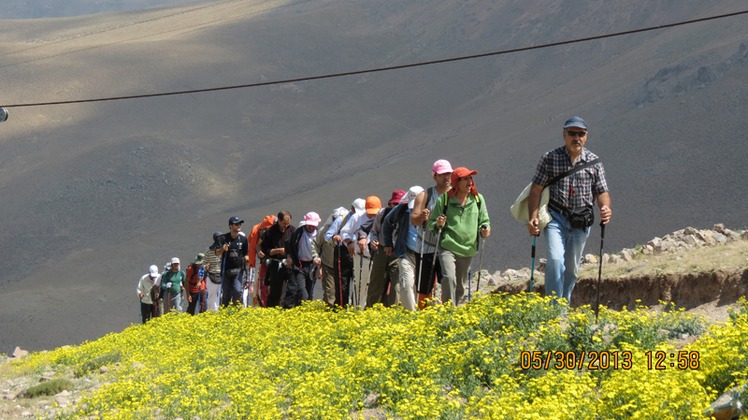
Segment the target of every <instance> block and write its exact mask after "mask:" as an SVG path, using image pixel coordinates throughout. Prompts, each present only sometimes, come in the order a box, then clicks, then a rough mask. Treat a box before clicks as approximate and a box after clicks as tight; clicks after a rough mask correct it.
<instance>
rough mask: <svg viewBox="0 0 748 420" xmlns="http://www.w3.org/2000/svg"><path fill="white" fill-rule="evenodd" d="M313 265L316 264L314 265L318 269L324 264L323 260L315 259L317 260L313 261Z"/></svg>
mask: <svg viewBox="0 0 748 420" xmlns="http://www.w3.org/2000/svg"><path fill="white" fill-rule="evenodd" d="M312 264H314V265H316V266H317V267H319V266H320V264H322V260H321V259H319V258H315V259H314V261H312Z"/></svg>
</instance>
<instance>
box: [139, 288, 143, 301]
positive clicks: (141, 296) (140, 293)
mask: <svg viewBox="0 0 748 420" xmlns="http://www.w3.org/2000/svg"><path fill="white" fill-rule="evenodd" d="M138 297H139V298H141V299H143V292H141V291H140V290H138Z"/></svg>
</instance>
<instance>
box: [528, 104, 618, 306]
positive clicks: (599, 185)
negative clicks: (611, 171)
mask: <svg viewBox="0 0 748 420" xmlns="http://www.w3.org/2000/svg"><path fill="white" fill-rule="evenodd" d="M587 134H588V130H587V123H586V122H585V121H584V120H583V119H581V118H579V117H571V118H569V119H568V120H567V121H566V122H565V123H564V127H563V137H564V143H565V144H564V145H563V146H561V147H558V148H556V149H553V150H551V151H549V152H547V153H545V154H544V155H543V156H542V157H541V158H540V162H539V163H538V166H537V169H536V170H535V175H534V176H533V179H532V187H531V188H530V194H529V196H528V204H527V207H528V211H529V215H530V217H529V222H528V225H527V230H528V231H529V233H530V235H531V236H538V235H540V221H539V219H538V210H539V207H540V195H541V192H542V191H543V189H544V188H545V187H548V188H550V190H549V193H550V201H549V203H548V210H549V213H550V215H551V218H552V219H551V221H550V222H549V223H548V225H547V226H546V227H545V228H544V231H545V241H546V249H547V252H548V261H547V263H546V268H545V293H546V295H549V296H550V295H552V294H554V293H555V295H556V297H558V298H565V299H566V300H567V302H570V301H571V292H572V290H574V285H575V284H576V282H577V275H578V273H579V261H580V260H581V258H582V253H583V252H584V245H585V243H586V242H587V237H589V234H590V226H592V224H593V223H594V212H593V209H592V208H593V204H594V201H595V200H597V205H598V207H599V208H600V220H601V221H602V223H603V224H607V223H608V222H610V218H611V216H612V215H613V211H612V210H611V209H610V193H609V192H608V184H607V183H606V181H605V169H604V168H603V164H602V163H600V162H597V163H594V164H592V165H590V166H589V167H587V168H585V169H583V170H580V171H578V172H575V173H569V174H568V175H565V173H567V172H568V171H569V170H572V169H573V168H574V167H578V166H580V165H585V164H588V163H589V162H591V161H592V160H594V159H597V155H595V154H594V153H592V152H590V151H589V150H587V149H586V148H585V144H586V143H587ZM559 176H563V177H562V178H560V179H558V180H555V178H556V177H559ZM551 180H555V182H553V183H552V184H551ZM549 184H551V185H549Z"/></svg>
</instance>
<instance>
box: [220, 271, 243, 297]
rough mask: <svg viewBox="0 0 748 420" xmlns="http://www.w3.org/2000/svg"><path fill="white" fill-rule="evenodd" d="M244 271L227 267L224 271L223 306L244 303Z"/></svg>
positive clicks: (222, 286)
mask: <svg viewBox="0 0 748 420" xmlns="http://www.w3.org/2000/svg"><path fill="white" fill-rule="evenodd" d="M242 274H244V272H243V271H242V270H241V269H239V268H235V269H226V270H224V271H223V281H222V282H221V306H227V305H229V304H230V303H234V304H237V305H241V304H242V291H243V288H244V284H243V280H244V279H243V278H242V277H243V276H242Z"/></svg>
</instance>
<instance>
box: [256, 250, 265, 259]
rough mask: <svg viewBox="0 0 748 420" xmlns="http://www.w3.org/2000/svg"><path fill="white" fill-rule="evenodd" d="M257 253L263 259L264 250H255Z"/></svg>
mask: <svg viewBox="0 0 748 420" xmlns="http://www.w3.org/2000/svg"><path fill="white" fill-rule="evenodd" d="M257 255H259V256H260V259H263V258H265V253H264V252H262V251H257Z"/></svg>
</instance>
